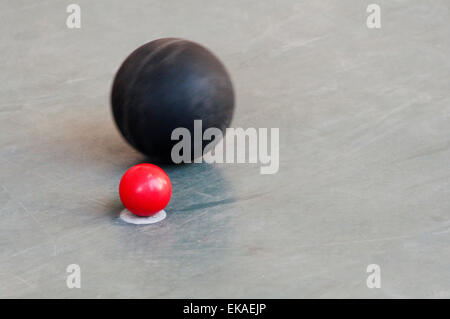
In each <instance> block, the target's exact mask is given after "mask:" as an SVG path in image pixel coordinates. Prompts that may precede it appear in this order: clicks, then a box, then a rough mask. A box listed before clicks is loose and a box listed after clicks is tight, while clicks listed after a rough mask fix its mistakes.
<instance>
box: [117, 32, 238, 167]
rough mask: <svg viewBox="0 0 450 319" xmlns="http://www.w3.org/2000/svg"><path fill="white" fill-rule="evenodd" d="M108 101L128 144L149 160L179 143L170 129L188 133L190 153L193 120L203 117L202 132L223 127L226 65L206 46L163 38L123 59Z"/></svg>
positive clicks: (227, 107)
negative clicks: (187, 131) (180, 128)
mask: <svg viewBox="0 0 450 319" xmlns="http://www.w3.org/2000/svg"><path fill="white" fill-rule="evenodd" d="M111 104H112V111H113V115H114V120H115V122H116V124H117V126H118V128H119V130H120V132H121V133H122V135H123V136H124V137H125V139H126V140H127V141H128V142H129V143H130V144H131V145H132V146H134V147H135V148H136V149H137V150H139V151H140V152H142V153H144V154H146V155H148V156H149V157H150V158H151V159H154V160H156V161H161V162H172V160H171V150H172V147H173V146H174V145H175V144H176V143H178V141H177V140H171V134H172V131H173V130H174V129H176V128H178V127H184V128H187V129H188V130H189V131H190V132H191V138H192V140H191V145H192V156H191V158H193V155H194V151H193V149H194V144H193V143H194V120H202V129H203V132H204V131H205V130H206V129H208V128H210V127H216V128H219V129H220V130H222V132H224V130H225V128H226V127H228V126H229V125H230V123H231V119H232V117H233V110H234V93H233V86H232V83H231V80H230V77H229V75H228V73H227V71H226V69H225V67H224V66H223V64H222V63H221V62H220V61H219V60H218V59H217V57H216V56H215V55H214V54H213V53H211V52H210V51H209V50H208V49H206V48H205V47H203V46H201V45H199V44H197V43H194V42H191V41H187V40H183V39H176V38H163V39H158V40H155V41H152V42H149V43H147V44H144V45H143V46H141V47H139V48H138V49H136V50H135V51H134V52H133V53H131V54H130V55H129V56H128V58H127V59H126V60H125V61H124V62H123V64H122V65H121V67H120V68H119V70H118V72H117V74H116V77H115V79H114V83H113V87H112V93H111ZM203 132H202V133H203ZM217 142H218V140H217ZM208 143H209V141H204V142H203V145H202V149H203V147H204V146H205V145H206V144H208Z"/></svg>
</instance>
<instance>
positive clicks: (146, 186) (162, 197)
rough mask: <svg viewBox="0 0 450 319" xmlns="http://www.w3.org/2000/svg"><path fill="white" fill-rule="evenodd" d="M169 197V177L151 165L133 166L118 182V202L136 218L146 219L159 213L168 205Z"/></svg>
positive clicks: (170, 189)
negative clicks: (136, 216)
mask: <svg viewBox="0 0 450 319" xmlns="http://www.w3.org/2000/svg"><path fill="white" fill-rule="evenodd" d="M171 195H172V184H171V183H170V179H169V176H167V174H166V173H165V172H164V171H163V170H162V169H161V168H160V167H158V166H156V165H153V164H138V165H135V166H133V167H131V168H130V169H128V170H127V171H126V172H125V174H124V175H123V176H122V179H121V180H120V185H119V196H120V200H121V201H122V203H123V205H124V206H125V207H126V208H127V209H128V210H129V211H130V212H132V213H133V214H135V215H138V216H142V217H148V216H152V215H154V214H156V213H157V212H159V211H161V210H162V209H164V207H166V206H167V204H168V203H169V200H170V196H171Z"/></svg>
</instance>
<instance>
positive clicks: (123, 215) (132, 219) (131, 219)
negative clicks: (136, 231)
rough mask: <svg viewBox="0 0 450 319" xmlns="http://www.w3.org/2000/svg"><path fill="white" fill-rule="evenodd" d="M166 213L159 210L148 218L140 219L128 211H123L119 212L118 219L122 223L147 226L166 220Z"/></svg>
mask: <svg viewBox="0 0 450 319" xmlns="http://www.w3.org/2000/svg"><path fill="white" fill-rule="evenodd" d="M166 216H167V215H166V212H165V211H164V210H160V211H159V212H157V213H156V214H155V215H152V216H149V217H140V216H137V215H135V214H133V213H132V212H130V211H129V210H128V209H124V210H123V211H121V212H120V219H122V220H123V221H124V222H127V223H130V224H135V225H147V224H153V223H157V222H160V221H162V220H163V219H165V218H166Z"/></svg>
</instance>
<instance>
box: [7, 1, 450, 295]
mask: <svg viewBox="0 0 450 319" xmlns="http://www.w3.org/2000/svg"><path fill="white" fill-rule="evenodd" d="M73 2H75V3H78V4H80V6H81V10H82V11H81V18H82V27H81V29H79V30H71V29H68V28H67V27H66V24H65V21H66V17H67V15H68V14H67V13H66V6H67V5H68V4H69V3H70V2H67V3H66V2H64V1H31V0H28V1H1V2H0V33H1V37H0V65H1V72H0V96H1V100H0V297H3V298H10V297H37V298H52V297H62V298H89V297H94V298H106V297H113V298H115V297H131V298H136V297H151V298H172V297H214V298H215V297H222V298H227V297H236V298H241V297H276V298H278V297H286V298H304V297H307V298H327V297H331V298H348V297H356V298H372V297H373V298H397V297H423V298H449V297H450V249H449V243H450V196H449V195H450V191H449V186H450V180H449V178H450V165H449V160H450V98H449V94H450V82H449V79H450V61H449V56H450V28H449V27H448V23H449V21H450V11H449V9H450V2H449V1H447V0H428V1H413V0H409V1H406V0H405V1H402V0H396V1H387V0H383V1H380V0H377V1H359V0H352V1H349V0H345V1H334V0H326V1H324V0H321V1H298V0H295V1H294V0H292V1H283V0H280V1H278V0H277V1H237V0H227V1H199V0H194V1H189V2H181V1H137V0H130V1H119V0H114V1H87V0H83V1H73ZM372 2H375V3H378V4H379V5H380V6H381V19H382V27H381V29H368V28H367V27H366V17H367V15H368V14H367V13H366V7H367V5H368V4H370V3H372ZM165 36H175V37H184V38H187V39H190V40H194V41H197V42H200V43H202V44H204V45H205V46H207V47H208V48H210V49H211V50H212V51H214V52H215V53H216V54H217V55H218V56H219V57H220V58H221V60H222V61H223V62H224V64H225V65H226V66H227V68H228V70H229V71H230V73H231V76H232V78H233V81H234V85H235V89H236V95H237V107H236V114H235V118H234V121H233V127H244V128H247V127H256V128H259V127H279V128H280V170H279V172H278V174H275V175H261V174H259V165H254V164H234V165H231V164H230V165H225V164H224V165H206V164H201V165H186V166H182V167H164V168H165V169H166V171H167V172H168V174H169V176H170V178H171V180H172V182H173V187H174V194H173V197H172V200H171V202H170V204H169V206H168V207H167V212H168V218H167V219H166V220H165V221H163V222H161V223H160V224H157V225H149V226H139V227H136V226H133V225H127V224H124V223H122V222H121V221H120V220H118V219H117V216H118V214H119V212H120V210H121V209H122V206H121V203H120V200H119V198H118V183H119V180H120V177H121V175H122V174H123V173H124V172H125V170H126V169H127V168H128V167H130V166H132V165H134V164H137V163H140V162H145V161H146V159H145V157H143V156H142V155H140V154H138V153H137V152H135V151H134V150H133V149H132V148H131V147H130V146H128V145H127V144H126V143H125V142H124V140H123V139H122V138H121V136H120V135H119V133H118V132H117V130H116V128H115V126H114V124H113V121H112V117H111V113H110V106H109V93H110V87H111V83H112V79H113V75H114V73H115V72H116V70H117V68H118V67H119V65H120V63H121V62H122V61H123V59H124V58H125V57H126V56H127V55H128V54H129V53H130V52H131V51H132V50H134V49H135V48H136V47H137V46H139V45H141V44H143V43H146V42H148V41H150V40H153V39H156V38H160V37H165ZM69 264H78V265H80V267H81V288H80V289H68V288H67V286H66V276H67V275H68V274H67V272H66V267H67V266H68V265H69ZM369 264H378V265H380V267H381V288H380V289H369V288H367V286H366V278H367V276H368V275H369V274H368V273H366V267H367V265H369Z"/></svg>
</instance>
